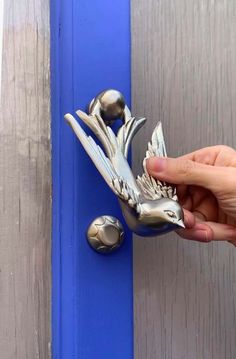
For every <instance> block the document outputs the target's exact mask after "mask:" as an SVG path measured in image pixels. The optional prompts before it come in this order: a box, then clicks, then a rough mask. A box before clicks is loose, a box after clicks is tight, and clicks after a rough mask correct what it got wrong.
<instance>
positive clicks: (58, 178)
mask: <svg viewBox="0 0 236 359" xmlns="http://www.w3.org/2000/svg"><path fill="white" fill-rule="evenodd" d="M130 47H131V46H130V1H129V0H115V1H112V2H111V1H109V0H103V1H99V0H95V1H93V4H91V2H88V1H86V0H80V1H74V0H51V104H52V105H51V111H52V129H51V135H52V172H53V179H52V187H53V192H52V193H53V197H52V204H53V225H52V348H53V358H54V359H64V358H66V359H69V358H86V359H89V358H93V359H94V358H102V359H105V358H113V359H115V358H117V359H118V358H119V359H120V358H125V359H128V358H132V357H133V269H132V235H131V233H130V231H129V230H128V229H127V227H126V226H125V243H124V245H123V246H122V248H121V249H120V250H119V251H117V252H116V253H114V254H111V255H107V256H106V255H99V254H97V253H95V252H94V251H92V250H91V248H90V247H89V246H88V243H87V241H86V230H87V227H88V225H89V223H90V222H91V221H92V220H93V219H94V218H96V217H97V216H100V215H104V214H110V215H114V216H116V217H117V218H119V219H120V220H122V216H121V211H120V208H119V206H118V202H117V200H116V198H115V196H114V195H113V194H112V193H111V191H110V190H109V189H108V187H107V186H106V184H105V182H104V181H103V179H102V178H101V177H100V176H99V174H98V172H97V170H96V169H95V168H94V166H93V165H92V164H91V161H90V160H89V158H88V157H87V155H86V154H85V152H84V150H83V148H82V146H81V145H80V144H79V142H78V141H77V139H76V138H75V136H74V134H73V133H72V131H71V129H70V128H69V127H68V126H67V125H66V124H65V121H64V120H63V115H64V114H65V113H67V112H70V113H74V112H75V110H77V109H78V108H80V109H85V108H86V105H87V104H88V102H89V101H90V100H91V99H92V98H93V97H94V96H95V95H96V94H97V93H99V92H100V91H102V90H104V89H106V88H115V89H118V90H120V91H121V92H122V93H123V94H124V95H125V98H126V102H127V104H128V105H130V98H131V79H130V78H131V75H130V72H131V70H130V62H131V61H130V57H131V56H130V53H131V49H130ZM122 221H123V220H122ZM124 225H125V224H124Z"/></svg>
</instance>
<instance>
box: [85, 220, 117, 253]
mask: <svg viewBox="0 0 236 359" xmlns="http://www.w3.org/2000/svg"><path fill="white" fill-rule="evenodd" d="M87 239H88V243H89V244H90V246H91V247H92V248H93V249H94V250H95V251H96V252H98V253H111V252H114V251H115V250H117V249H118V248H119V247H120V246H121V244H122V243H123V240H124V229H123V226H122V224H121V222H120V221H119V220H118V219H117V218H115V217H112V216H101V217H98V218H96V219H95V220H94V221H93V222H92V223H91V224H90V226H89V228H88V231H87Z"/></svg>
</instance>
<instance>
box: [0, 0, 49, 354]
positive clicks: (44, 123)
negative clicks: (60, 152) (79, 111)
mask: <svg viewBox="0 0 236 359" xmlns="http://www.w3.org/2000/svg"><path fill="white" fill-rule="evenodd" d="M49 99H50V92H49V1H47V0H37V1H34V0H21V1H18V0H6V1H5V4H4V31H3V64H2V96H1V114H0V116H1V120H0V318H1V319H0V353H1V354H0V356H1V358H2V359H26V358H28V359H35V358H40V359H46V358H49V357H50V337H51V334H50V287H51V270H50V247H51V244H50V236H51V234H50V231H51V223H50V222H51V198H50V196H51V175H50V140H49V133H50V125H49V121H50V103H49V102H50V100H49Z"/></svg>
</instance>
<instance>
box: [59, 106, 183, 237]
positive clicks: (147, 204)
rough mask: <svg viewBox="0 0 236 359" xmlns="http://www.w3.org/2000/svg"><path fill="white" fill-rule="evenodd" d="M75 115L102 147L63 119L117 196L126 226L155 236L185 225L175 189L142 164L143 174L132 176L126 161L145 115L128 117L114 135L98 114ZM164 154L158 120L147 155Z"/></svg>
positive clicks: (71, 121)
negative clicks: (156, 177) (154, 175)
mask: <svg viewBox="0 0 236 359" xmlns="http://www.w3.org/2000/svg"><path fill="white" fill-rule="evenodd" d="M76 113H77V115H78V116H79V117H80V118H81V119H82V120H83V121H84V122H85V123H86V124H87V125H88V127H89V128H90V129H91V130H92V131H93V132H94V134H95V135H96V136H97V138H98V139H99V140H100V142H101V144H102V146H103V148H104V151H105V153H104V151H103V150H102V148H101V147H100V146H99V145H97V144H96V143H95V141H94V140H93V138H92V137H91V136H87V134H86V133H85V132H84V130H83V129H82V127H81V126H80V125H79V123H78V122H77V121H76V120H75V118H74V117H73V116H72V115H71V114H66V115H65V119H66V120H67V122H68V123H69V124H70V126H71V127H72V129H73V130H74V132H75V134H76V136H77V137H78V138H79V140H80V142H81V143H82V145H83V147H84V148H85V150H86V152H87V153H88V155H89V156H90V158H91V159H92V161H93V162H94V164H95V166H96V167H97V169H98V170H99V172H100V173H101V175H102V176H103V178H104V179H105V181H106V182H107V184H108V185H109V187H110V188H111V189H112V190H113V192H114V193H115V194H116V195H117V196H118V198H119V203H120V206H121V209H122V212H123V215H124V218H125V220H126V222H127V224H128V226H129V228H130V229H131V230H132V231H133V232H135V233H136V234H138V235H141V236H145V237H146V236H155V235H160V234H164V233H167V232H169V231H172V230H175V229H177V228H180V227H184V222H183V210H182V208H181V206H180V205H179V203H178V202H177V196H176V189H175V188H174V187H173V186H171V185H169V184H166V183H162V182H160V181H158V180H156V179H155V178H153V177H151V176H150V175H149V174H148V173H147V171H146V167H145V161H144V173H143V175H142V176H138V177H137V178H135V177H134V175H133V172H132V170H131V168H130V165H129V163H128V161H127V154H128V149H129V145H130V143H131V140H132V138H133V137H134V135H135V134H136V133H137V131H138V130H139V128H141V126H142V125H143V124H144V123H145V121H146V119H145V118H135V117H131V114H130V113H129V112H126V114H127V118H126V119H125V122H124V124H123V126H122V127H121V128H120V129H119V131H118V133H117V135H115V133H114V132H113V131H112V129H111V128H110V127H109V126H106V124H105V123H104V121H103V119H102V117H101V116H100V114H99V113H92V114H90V115H87V114H86V113H85V112H82V111H77V112H76ZM151 156H162V157H163V156H166V150H165V144H164V137H163V132H162V126H161V123H160V122H159V123H158V124H157V126H156V128H155V130H154V132H153V135H152V139H151V141H150V142H149V144H148V150H147V152H146V157H151Z"/></svg>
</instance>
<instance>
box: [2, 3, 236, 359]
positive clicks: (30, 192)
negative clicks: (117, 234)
mask: <svg viewBox="0 0 236 359" xmlns="http://www.w3.org/2000/svg"><path fill="white" fill-rule="evenodd" d="M235 16H236V3H235V1H233V0H228V1H223V0H222V1H220V0H205V1H204V0H196V1H195V0H175V1H173V0H165V1H164V0H159V1H154V0H132V1H129V0H119V1H118V0H115V1H108V0H102V1H101V0H100V1H99V0H94V1H85V0H78V1H72V0H51V1H49V0H22V1H18V0H0V69H1V75H0V82H1V86H0V88H1V121H0V122H1V124H0V136H1V142H0V146H1V149H0V203H1V207H0V318H1V320H0V353H1V358H3V359H12V358H14V359H25V358H30V359H31V358H33V359H34V358H39V359H44V358H50V357H52V358H55V359H71V358H76V359H77V358H83V359H90V358H93V359H94V358H95V359H100V358H101V359H107V358H108V359H110V358H112V359H113V358H118V359H121V358H122V359H123V358H124V359H129V358H133V357H134V358H137V359H159V358H160V359H164V358H166V359H183V358H185V359H209V358H214V359H234V358H235V357H236V342H235V333H236V320H235V312H236V302H235V297H236V293H235V292H236V286H235V278H236V268H235V267H236V266H235V248H233V247H232V246H230V245H229V244H226V243H211V244H208V245H203V244H198V243H193V242H189V241H184V240H180V239H178V238H177V237H176V235H174V234H171V235H168V236H164V237H160V238H149V239H144V238H140V237H135V236H133V235H132V233H130V232H129V231H128V229H127V227H126V225H125V223H124V221H123V218H122V216H121V212H120V209H119V207H118V203H117V199H116V197H115V196H114V195H113V194H112V193H111V191H110V190H109V189H108V187H107V186H106V184H105V182H104V181H103V180H102V178H101V177H100V175H99V174H98V172H97V171H96V170H95V167H94V166H93V165H92V163H91V161H90V160H89V158H88V156H87V155H86V153H85V152H84V150H83V148H82V146H81V145H80V143H79V142H78V141H77V139H76V138H75V136H74V134H73V133H72V131H71V129H70V128H69V127H68V126H67V125H66V123H65V121H64V118H63V116H64V114H65V113H67V112H70V113H74V112H75V110H77V109H78V108H80V109H82V110H85V108H86V106H87V104H88V102H89V101H90V100H91V99H92V98H93V97H94V96H95V95H96V94H97V93H99V92H100V91H101V90H103V89H105V88H115V89H118V90H120V91H121V92H122V93H123V94H124V96H125V98H126V102H127V104H128V105H129V106H130V105H132V113H133V114H134V115H136V116H145V117H147V119H148V120H147V123H146V125H145V127H144V128H143V129H142V130H141V131H140V133H139V134H138V135H137V137H136V140H135V142H134V145H133V149H132V166H133V171H134V172H135V173H137V172H139V173H140V172H141V164H142V160H143V157H144V153H145V149H146V145H147V142H148V141H149V139H150V136H151V133H152V130H153V128H154V126H155V124H156V122H157V121H159V120H161V121H162V123H163V127H164V133H165V137H166V143H167V150H168V153H169V154H170V155H171V156H177V155H180V154H183V153H186V152H189V151H192V150H194V149H196V148H199V147H202V146H207V145H212V144H218V143H222V144H226V145H229V146H233V147H234V148H235V147H236V143H235V133H236V121H235V113H236V111H235V110H236V109H235V106H236V104H235V99H234V97H235V93H236V88H235V86H236V81H235V80H236V78H235V76H236V75H235V68H236V47H235V37H236V22H235ZM49 17H50V19H51V21H50V23H49ZM49 80H51V81H49ZM50 82H51V91H50ZM50 107H51V112H50ZM51 149H52V151H51ZM51 165H52V166H51ZM51 167H52V173H51ZM51 199H52V201H51ZM51 202H52V224H51ZM101 215H113V216H115V217H117V218H119V219H120V220H121V221H122V222H123V225H124V226H125V241H124V245H123V246H122V247H121V248H120V249H119V250H118V251H116V252H114V253H111V254H110V255H101V254H97V253H96V252H94V251H93V250H92V249H91V248H90V247H89V245H88V243H87V240H86V231H87V228H88V226H89V224H90V223H91V221H92V220H94V218H96V217H97V216H101ZM51 233H52V235H51ZM51 238H52V250H51ZM132 242H133V245H132ZM51 253H52V256H51ZM51 271H52V280H51ZM51 287H52V291H51ZM51 313H52V315H51ZM51 343H52V344H51ZM51 348H52V350H51Z"/></svg>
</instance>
